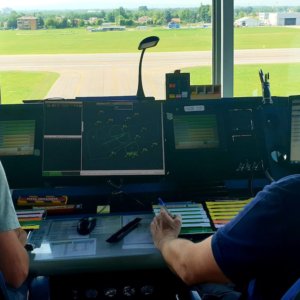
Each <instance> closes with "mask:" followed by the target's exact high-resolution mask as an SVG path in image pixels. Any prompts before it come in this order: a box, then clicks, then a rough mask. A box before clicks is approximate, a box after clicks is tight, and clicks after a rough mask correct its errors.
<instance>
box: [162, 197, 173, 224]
mask: <svg viewBox="0 0 300 300" xmlns="http://www.w3.org/2000/svg"><path fill="white" fill-rule="evenodd" d="M157 200H158V203H159V205H160V206H161V207H163V208H164V209H165V211H166V212H167V213H168V214H169V216H170V217H171V218H173V219H174V218H175V217H176V216H175V215H173V214H171V213H170V212H169V210H168V209H167V206H166V204H165V202H164V201H163V199H161V198H160V197H159V198H158V199H157Z"/></svg>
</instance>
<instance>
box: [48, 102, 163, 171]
mask: <svg viewBox="0 0 300 300" xmlns="http://www.w3.org/2000/svg"><path fill="white" fill-rule="evenodd" d="M44 115H45V125H44V151H43V175H44V176H74V175H75V176H123V175H163V174H165V158H164V135H163V112H162V105H161V104H160V103H156V102H154V101H152V102H144V103H140V102H134V101H121V99H120V101H117V100H115V101H86V102H78V101H74V102H72V103H71V102H70V103H68V102H61V103H58V102H56V103H48V104H47V105H46V106H45V112H44ZM58 116H59V120H58Z"/></svg>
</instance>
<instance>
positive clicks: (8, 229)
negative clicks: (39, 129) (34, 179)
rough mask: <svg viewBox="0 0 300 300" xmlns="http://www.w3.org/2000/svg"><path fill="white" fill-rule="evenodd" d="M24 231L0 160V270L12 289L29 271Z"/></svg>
mask: <svg viewBox="0 0 300 300" xmlns="http://www.w3.org/2000/svg"><path fill="white" fill-rule="evenodd" d="M26 241H27V234H26V232H25V231H24V230H23V229H22V228H21V227H20V223H19V221H18V218H17V215H16V211H15V208H14V205H13V201H12V197H11V193H10V190H9V186H8V182H7V178H6V175H5V172H4V169H3V166H2V163H1V162H0V272H2V274H3V276H4V279H5V281H6V284H7V286H8V287H10V288H11V289H12V290H18V289H19V288H20V287H21V286H22V284H23V283H24V282H25V280H26V278H27V276H28V272H29V257H28V254H27V251H26V249H25V248H24V246H25V244H26Z"/></svg>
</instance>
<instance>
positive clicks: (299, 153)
mask: <svg viewBox="0 0 300 300" xmlns="http://www.w3.org/2000/svg"><path fill="white" fill-rule="evenodd" d="M290 162H291V163H292V164H300V99H293V100H292V106H291V141H290Z"/></svg>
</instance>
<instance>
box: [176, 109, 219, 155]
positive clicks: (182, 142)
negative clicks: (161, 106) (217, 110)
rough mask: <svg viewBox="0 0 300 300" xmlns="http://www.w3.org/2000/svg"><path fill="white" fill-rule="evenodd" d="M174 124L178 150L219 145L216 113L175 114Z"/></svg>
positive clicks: (209, 147) (210, 147)
mask: <svg viewBox="0 0 300 300" xmlns="http://www.w3.org/2000/svg"><path fill="white" fill-rule="evenodd" d="M173 124H174V140H175V149H176V150H185V149H213V148H218V147H219V143H220V142H219V135H218V126H217V118H216V115H215V114H191V115H189V114H185V115H174V120H173Z"/></svg>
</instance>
